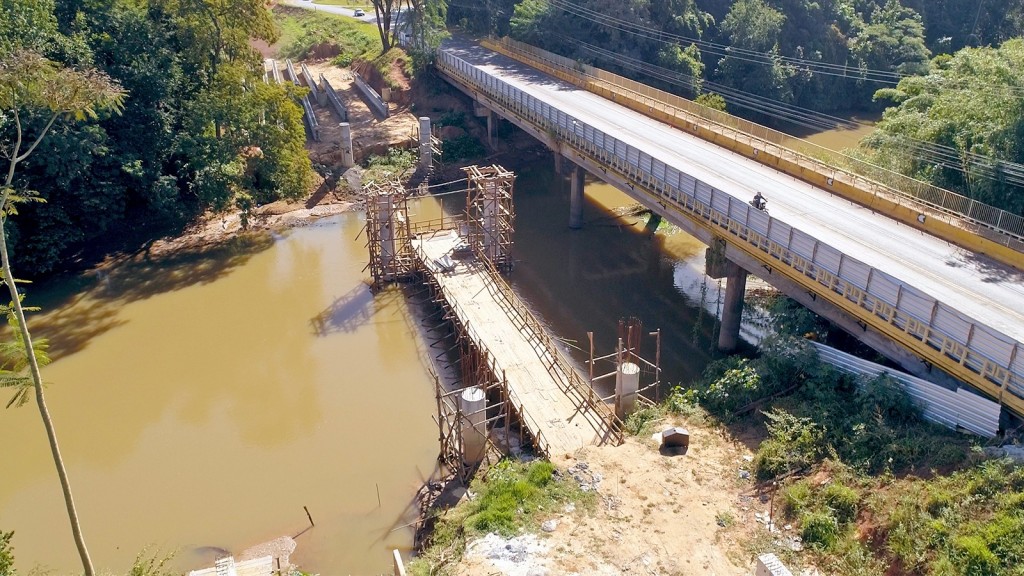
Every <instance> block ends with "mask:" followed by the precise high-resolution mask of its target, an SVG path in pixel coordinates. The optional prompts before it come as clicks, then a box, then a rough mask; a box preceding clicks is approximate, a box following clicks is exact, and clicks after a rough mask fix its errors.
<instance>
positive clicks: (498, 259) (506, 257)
mask: <svg viewBox="0 0 1024 576" xmlns="http://www.w3.org/2000/svg"><path fill="white" fill-rule="evenodd" d="M463 170H464V171H465V172H466V178H467V181H468V186H467V188H466V217H467V220H468V221H469V230H468V238H467V239H466V240H467V241H468V242H469V245H470V246H472V247H473V249H474V250H476V251H477V252H479V253H481V254H483V255H484V257H485V258H487V260H488V261H490V262H491V263H492V264H494V266H495V268H497V269H498V270H501V271H505V272H507V271H509V270H511V269H512V232H513V231H514V226H513V225H514V222H515V205H514V204H513V203H512V188H513V185H514V184H515V180H516V176H515V174H514V173H512V172H509V171H508V170H506V169H504V168H502V167H501V166H498V165H493V166H483V167H481V166H476V165H473V166H467V167H466V168H463Z"/></svg>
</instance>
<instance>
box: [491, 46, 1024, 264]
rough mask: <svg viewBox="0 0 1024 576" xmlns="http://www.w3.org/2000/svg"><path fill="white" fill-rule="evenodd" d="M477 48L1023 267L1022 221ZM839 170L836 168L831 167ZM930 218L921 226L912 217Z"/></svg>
mask: <svg viewBox="0 0 1024 576" xmlns="http://www.w3.org/2000/svg"><path fill="white" fill-rule="evenodd" d="M481 44H482V45H483V46H485V47H487V48H489V49H491V50H494V51H496V52H500V53H502V54H505V55H506V56H509V57H510V58H513V59H516V60H519V61H521V62H524V63H525V64H528V65H530V66H532V67H535V68H537V69H539V70H542V71H544V72H547V73H548V74H551V75H553V76H555V77H557V78H560V79H562V80H564V81H566V82H569V83H571V84H574V85H576V86H579V87H580V88H582V89H584V90H587V91H590V92H594V93H595V94H599V95H601V96H604V97H606V98H608V99H610V100H613V101H615V102H618V103H619V104H622V105H624V106H627V107H629V108H631V109H633V110H635V111H637V112H640V113H642V114H645V115H647V116H650V117H652V118H655V119H657V120H660V121H663V122H665V123H667V124H671V125H673V126H675V127H677V128H680V129H682V130H686V131H688V132H691V133H693V134H695V135H697V136H699V137H701V138H703V139H705V140H708V141H710V142H712V143H714V144H717V145H719V146H723V147H725V148H728V149H730V150H733V151H734V152H737V153H739V154H742V155H743V156H746V157H749V158H752V159H754V160H756V161H758V162H761V163H762V164H765V165H768V166H772V167H773V168H776V169H778V170H781V171H783V172H786V173H787V174H790V175H791V176H794V177H796V178H799V179H801V180H804V181H806V182H809V183H811V184H814V185H817V186H820V187H821V188H824V189H826V190H829V191H831V192H834V193H836V194H839V195H840V196H843V197H845V198H848V199H850V200H853V201H855V202H858V203H860V204H863V205H866V206H870V207H872V208H876V209H879V210H883V211H885V212H886V213H887V214H888V215H890V216H891V217H893V218H896V219H898V220H900V221H901V222H904V223H906V224H909V225H911V226H914V227H917V228H921V229H924V230H926V231H928V232H929V233H931V234H934V235H936V236H939V237H941V238H943V239H946V240H948V241H950V242H953V243H955V244H959V245H961V246H964V247H966V248H971V249H972V250H975V251H977V252H981V253H984V254H988V255H989V256H991V257H993V258H995V259H997V260H1000V261H1001V262H1004V263H1006V264H1010V265H1011V266H1015V267H1017V268H1020V269H1024V217H1022V216H1019V215H1017V214H1014V213H1012V212H1007V211H1005V210H1000V209H999V208H995V207H993V206H989V205H987V204H984V203H981V202H978V201H976V200H972V199H970V198H967V197H966V196H962V195H960V194H957V193H955V192H952V191H950V190H945V189H943V188H938V187H936V186H933V185H931V184H928V183H926V182H922V181H920V180H915V179H913V178H910V177H908V176H904V175H903V174H900V173H898V172H893V171H891V170H888V169H885V168H881V167H879V166H875V165H873V164H870V163H867V162H864V161H863V160H860V159H858V158H854V157H852V156H849V155H846V154H842V153H840V152H837V151H835V150H831V149H828V148H825V147H823V146H818V145H816V144H813V143H811V142H808V141H806V140H803V139H800V138H796V137H793V136H789V135H787V134H784V133H782V132H779V131H777V130H772V129H771V128H768V127H766V126H762V125H760V124H755V123H753V122H750V121H749V120H744V119H742V118H738V117H736V116H733V115H731V114H728V113H725V112H721V111H719V110H713V109H711V108H708V107H706V106H702V105H700V104H697V103H696V102H693V101H692V100H687V99H685V98H682V97H680V96H676V95H675V94H670V93H668V92H665V91H662V90H658V89H656V88H653V87H651V86H647V85H645V84H641V83H639V82H636V81H634V80H630V79H628V78H625V77H622V76H619V75H617V74H613V73H611V72H608V71H606V70H601V69H599V68H594V67H592V66H589V65H586V64H581V63H577V62H574V61H572V60H569V59H568V58H565V57H563V56H559V55H557V54H553V53H551V52H547V51H546V50H542V49H540V48H537V47H535V46H531V45H529V44H524V43H522V42H517V41H515V40H512V39H510V38H501V39H489V40H483V41H482V42H481ZM837 165H838V166H837ZM921 214H927V215H929V216H931V218H929V219H926V220H925V221H924V222H921V221H920V219H919V215H921Z"/></svg>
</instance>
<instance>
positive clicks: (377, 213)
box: [364, 180, 416, 288]
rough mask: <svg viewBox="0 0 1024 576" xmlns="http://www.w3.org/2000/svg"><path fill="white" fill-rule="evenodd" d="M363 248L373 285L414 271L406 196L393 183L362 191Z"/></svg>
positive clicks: (400, 188) (406, 275)
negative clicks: (365, 241) (364, 206)
mask: <svg viewBox="0 0 1024 576" xmlns="http://www.w3.org/2000/svg"><path fill="white" fill-rule="evenodd" d="M364 197H365V201H366V236H367V249H368V250H369V252H370V262H369V264H368V267H369V268H370V274H371V275H372V276H373V285H374V287H375V288H380V287H381V286H382V285H383V283H385V282H394V281H397V280H404V279H406V278H408V277H409V276H410V275H411V274H412V273H413V272H415V270H416V255H415V254H414V253H413V250H412V245H411V241H412V232H411V230H410V224H409V207H408V200H409V194H408V192H407V191H406V190H405V187H403V186H402V184H401V182H398V181H397V180H393V181H387V182H384V183H383V184H378V183H377V182H370V183H368V184H366V186H365V188H364Z"/></svg>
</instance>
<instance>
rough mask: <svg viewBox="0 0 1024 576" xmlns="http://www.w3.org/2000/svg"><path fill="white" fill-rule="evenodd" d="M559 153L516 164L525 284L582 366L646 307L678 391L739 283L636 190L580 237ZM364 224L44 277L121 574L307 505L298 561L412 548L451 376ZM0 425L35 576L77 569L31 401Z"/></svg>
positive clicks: (86, 473)
mask: <svg viewBox="0 0 1024 576" xmlns="http://www.w3.org/2000/svg"><path fill="white" fill-rule="evenodd" d="M551 164H552V162H551V158H550V155H543V156H538V157H537V158H535V159H534V160H533V161H524V162H523V165H524V166H526V167H525V168H519V169H518V170H517V174H518V179H517V181H516V191H515V201H516V210H517V222H516V226H517V233H516V245H515V249H514V254H515V256H516V258H517V260H518V264H517V267H516V269H515V271H514V272H513V274H512V276H511V282H512V284H513V285H514V287H515V288H516V290H517V291H518V292H519V294H520V295H521V296H522V297H523V298H524V299H525V300H527V301H528V302H529V303H530V305H531V306H532V307H533V308H534V309H535V310H536V311H537V312H538V314H539V315H540V316H541V317H542V319H543V321H544V322H546V323H547V324H548V326H549V327H550V328H551V329H552V331H553V332H554V333H555V334H556V335H557V336H558V337H559V338H560V339H562V341H564V343H565V344H564V345H565V350H566V352H567V353H569V354H571V355H572V356H573V357H574V358H575V359H576V360H577V361H578V362H582V360H583V359H585V358H586V354H585V353H584V352H583V350H584V349H585V348H586V345H585V342H586V332H587V331H588V330H592V331H594V332H595V340H596V342H597V346H598V350H597V352H598V354H605V353H609V352H611V351H612V349H613V348H612V347H613V346H614V343H615V337H616V334H615V329H616V322H617V321H618V319H619V318H622V317H626V316H636V317H638V318H640V319H641V320H642V321H643V322H644V327H645V328H646V329H650V330H654V329H657V328H660V329H661V330H662V334H663V345H662V366H663V368H664V371H665V372H664V373H665V381H666V382H667V383H668V384H667V385H671V384H674V383H680V382H682V383H685V382H689V381H690V380H692V379H693V378H694V377H696V376H697V375H698V374H699V373H700V371H701V370H702V369H703V368H704V366H705V365H706V364H707V362H708V361H709V360H711V359H712V358H714V357H715V353H714V351H713V350H714V341H715V337H716V335H715V324H716V323H715V322H714V321H713V315H714V310H715V309H716V307H717V305H718V304H717V302H718V299H719V298H720V297H721V295H720V290H719V288H720V287H719V285H718V283H717V282H716V281H712V280H708V279H706V278H705V277H704V276H703V274H702V272H703V258H704V256H703V251H704V247H703V246H702V245H701V244H699V243H698V242H696V241H695V240H693V239H692V238H690V237H688V236H686V235H685V234H682V233H681V232H678V231H675V230H674V229H672V228H666V227H664V226H663V227H662V228H661V229H659V231H658V233H657V234H655V235H653V236H651V235H650V233H649V232H648V231H646V230H645V229H644V223H645V221H644V218H643V217H639V216H625V217H616V216H615V215H614V214H613V213H612V210H614V209H617V208H619V207H622V206H628V205H631V204H633V202H632V201H630V200H629V199H628V198H627V197H625V196H624V195H623V194H621V193H619V192H617V191H615V190H614V189H612V188H611V187H609V186H607V185H603V184H597V183H592V184H588V187H587V197H588V202H587V205H586V209H585V213H584V221H585V225H584V229H583V230H576V231H573V230H569V229H568V226H567V224H568V182H567V181H563V182H558V181H557V179H556V178H555V177H554V174H553V170H552V167H551ZM457 196H458V195H457V194H456V195H454V196H448V197H446V198H445V202H446V207H447V208H448V209H449V210H452V209H455V207H456V206H458V205H459V202H458V201H457ZM434 202H435V201H434V200H432V201H430V202H427V203H422V204H420V205H419V206H418V207H417V212H418V213H419V214H420V216H421V217H423V218H429V217H431V216H433V215H435V214H436V211H437V206H436V204H434ZM361 226H362V221H361V216H360V215H359V214H345V215H342V216H340V217H334V218H330V219H325V220H321V221H319V222H318V223H316V224H314V225H310V226H306V227H301V228H296V229H293V230H290V231H287V232H284V233H281V234H277V235H273V236H269V235H268V236H266V237H263V238H261V239H259V240H248V241H238V240H236V241H234V242H231V243H229V244H228V245H227V246H224V247H222V248H220V249H217V250H211V251H208V252H205V253H201V254H193V255H190V256H187V257H176V258H170V259H163V260H156V259H154V260H147V259H140V260H139V261H137V262H135V263H132V264H126V265H123V266H120V267H117V268H114V269H112V270H109V271H107V272H103V273H92V274H88V275H85V276H82V277H77V278H74V279H64V280H61V281H60V282H59V283H55V284H52V285H50V286H33V287H32V288H31V290H30V299H29V304H33V305H39V306H42V307H43V309H44V312H42V313H40V314H37V315H36V316H35V317H34V318H33V319H32V320H31V322H32V327H33V330H34V333H35V334H36V335H37V336H46V337H49V338H50V340H51V353H52V356H53V358H54V359H55V361H54V362H53V364H51V365H50V366H48V367H46V368H45V369H44V378H45V379H46V380H47V381H48V382H49V383H50V386H49V388H48V391H47V394H48V396H47V398H48V402H49V405H50V410H51V412H52V415H53V418H54V421H55V422H56V426H57V431H58V434H59V437H60V440H61V442H62V450H63V454H64V458H65V461H66V464H67V466H68V471H69V474H70V476H71V480H72V484H73V489H74V491H75V496H76V501H77V504H78V507H79V514H80V516H81V520H82V526H83V529H84V531H85V534H86V538H87V542H88V544H89V546H90V551H91V553H92V557H93V560H94V562H95V563H96V566H97V568H99V569H101V570H108V571H111V572H114V573H124V572H125V571H127V569H128V567H129V566H130V564H131V561H132V559H133V558H134V557H135V555H136V554H137V553H139V551H141V550H143V549H144V548H147V547H149V548H150V549H152V550H162V551H165V552H168V551H175V552H176V556H175V560H174V566H175V568H177V569H181V570H187V569H191V568H197V567H201V566H204V565H209V563H210V562H212V559H213V558H214V557H215V556H216V554H217V553H218V551H220V550H227V551H231V552H234V553H238V552H240V551H241V550H242V549H244V548H246V547H248V546H251V545H254V544H257V543H259V542H262V541H265V540H269V539H272V538H275V537H278V536H282V535H296V534H299V533H300V532H303V530H304V529H306V528H307V527H308V526H309V522H308V520H307V518H306V513H305V512H304V510H303V507H304V506H305V507H308V509H309V511H310V514H311V515H312V517H313V520H314V521H315V523H316V527H315V528H313V529H311V530H308V531H305V532H303V533H302V534H301V535H300V536H299V537H298V538H297V542H298V549H297V551H296V554H295V556H293V559H294V560H295V561H297V562H298V563H299V564H300V566H301V567H302V568H303V569H304V570H306V571H308V572H313V573H316V572H319V573H322V574H332V575H335V574H377V573H384V572H389V571H390V568H391V560H390V550H391V549H392V548H399V549H402V550H407V549H408V548H409V546H410V545H411V539H412V534H411V531H410V529H408V528H403V527H402V526H404V525H405V524H407V523H409V522H411V521H412V520H413V519H414V517H415V516H414V511H413V510H412V508H411V506H410V504H411V499H412V497H413V495H414V494H415V492H416V490H417V489H418V488H419V486H420V484H421V483H422V481H424V480H425V479H426V478H427V477H429V476H430V475H431V473H433V471H434V469H435V457H436V452H437V430H436V426H435V424H434V423H433V420H432V415H433V413H434V411H435V406H434V394H433V385H432V380H431V379H430V377H429V376H428V372H427V370H426V368H425V364H424V359H423V358H424V354H423V352H422V347H423V344H422V342H421V338H420V337H419V335H418V332H417V329H416V327H415V326H416V324H415V323H416V322H417V321H418V320H417V319H416V318H415V317H414V315H413V314H412V313H411V312H410V309H409V308H408V305H407V302H406V301H405V298H404V297H403V296H402V295H401V293H400V292H398V291H396V290H388V291H385V292H383V293H382V294H379V295H377V296H373V295H371V294H370V292H369V289H368V288H367V284H366V279H367V277H368V272H364V271H363V268H364V266H365V265H366V261H367V254H366V250H365V247H364V241H363V239H359V240H357V239H356V236H357V234H358V233H359V230H360V228H361ZM646 352H647V353H649V354H650V355H651V356H653V348H648V349H647V350H646ZM666 387H667V386H666ZM0 399H2V400H4V402H6V397H4V398H0ZM0 438H3V439H4V454H3V459H4V463H3V471H2V473H0V530H15V532H16V534H15V537H14V541H13V544H14V548H15V555H16V559H17V566H18V568H19V570H21V571H22V572H23V573H27V572H28V571H29V570H31V569H33V568H36V567H38V568H42V569H47V570H52V571H53V573H56V574H73V573H77V572H78V571H80V567H79V566H78V559H77V554H76V552H75V548H74V544H73V541H72V539H71V535H70V529H69V527H68V523H67V519H66V516H65V511H64V506H63V500H62V498H61V495H60V488H59V485H58V482H57V478H56V474H55V471H54V468H53V464H52V462H51V461H50V456H49V450H48V448H47V446H46V441H45V434H44V432H43V429H42V426H41V423H40V422H39V416H38V413H37V411H36V410H35V407H34V406H33V405H31V404H30V405H28V406H25V407H23V408H20V409H8V410H2V411H0ZM378 494H379V502H380V503H379V504H378Z"/></svg>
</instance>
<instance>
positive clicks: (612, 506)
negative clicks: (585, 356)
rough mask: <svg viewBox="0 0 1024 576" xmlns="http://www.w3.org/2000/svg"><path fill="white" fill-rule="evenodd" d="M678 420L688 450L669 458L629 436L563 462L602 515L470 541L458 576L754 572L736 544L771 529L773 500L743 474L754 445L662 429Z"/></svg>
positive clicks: (650, 442) (697, 428) (696, 430)
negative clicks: (677, 428)
mask: <svg viewBox="0 0 1024 576" xmlns="http://www.w3.org/2000/svg"><path fill="white" fill-rule="evenodd" d="M676 424H678V425H682V426H684V427H686V428H687V429H688V431H689V432H690V448H689V450H688V451H687V453H686V454H682V455H680V454H670V453H668V452H666V453H662V452H661V451H660V450H659V447H658V444H657V442H656V441H655V440H654V439H652V438H639V439H638V438H629V439H628V440H627V441H626V443H625V444H623V445H622V446H618V447H589V448H584V449H582V450H581V451H580V452H578V453H577V454H576V455H575V456H574V457H571V458H566V459H564V460H560V461H556V462H555V464H556V465H557V466H558V467H559V468H560V469H562V470H566V471H569V472H568V473H570V474H571V475H572V476H573V477H574V478H577V479H581V478H582V480H583V482H581V484H585V483H589V484H590V487H591V489H594V490H596V492H597V494H598V505H597V509H596V510H595V511H594V512H593V513H583V512H580V511H578V510H571V509H570V510H560V511H557V512H553V513H552V514H551V515H550V517H549V518H547V519H546V520H552V521H554V522H553V523H549V524H548V525H547V528H551V527H553V528H554V530H553V531H551V532H546V531H545V532H542V533H541V534H539V535H528V536H521V537H519V538H517V539H514V540H511V541H508V540H501V539H497V538H496V537H495V536H493V535H491V536H489V538H488V539H484V540H482V541H477V542H474V543H471V544H470V545H469V547H468V552H467V555H466V557H465V559H464V560H463V563H462V565H461V566H460V568H459V572H458V574H459V575H460V576H485V575H487V576H490V575H495V574H502V575H509V576H513V575H515V576H543V575H552V576H553V575H556V574H565V575H579V576H584V575H619V574H650V575H684V574H686V575H688V574H694V575H697V574H700V575H716V576H732V575H736V576H739V575H749V574H753V571H754V560H755V558H754V555H753V554H752V553H751V552H749V551H745V550H744V549H743V548H742V546H741V545H740V544H739V542H745V541H749V540H750V539H751V538H752V537H753V536H755V532H756V531H762V532H763V531H766V530H767V529H766V527H765V521H764V519H765V518H767V513H768V508H769V505H770V503H771V500H770V499H769V498H768V495H767V494H760V493H758V492H757V491H756V489H755V487H754V485H753V484H752V481H751V480H750V479H749V474H747V473H746V471H749V469H750V465H751V462H750V459H751V456H752V455H751V453H750V451H749V449H748V448H747V447H746V446H745V445H744V444H743V443H741V442H738V441H736V440H735V439H732V438H731V437H730V436H729V435H728V433H727V432H725V431H724V430H722V429H719V428H713V427H709V426H706V425H703V424H699V423H687V422H683V421H678V422H664V423H662V424H660V425H659V426H658V427H657V428H656V429H657V430H661V429H664V428H667V427H670V426H672V425H676ZM759 518H761V519H759ZM778 537H779V538H785V537H786V536H785V531H783V532H782V533H781V534H780V535H779V536H778Z"/></svg>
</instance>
